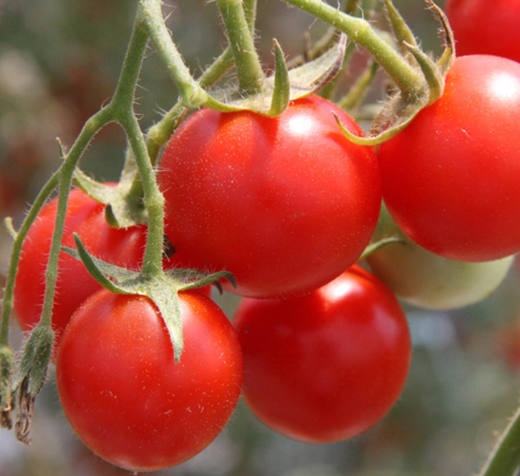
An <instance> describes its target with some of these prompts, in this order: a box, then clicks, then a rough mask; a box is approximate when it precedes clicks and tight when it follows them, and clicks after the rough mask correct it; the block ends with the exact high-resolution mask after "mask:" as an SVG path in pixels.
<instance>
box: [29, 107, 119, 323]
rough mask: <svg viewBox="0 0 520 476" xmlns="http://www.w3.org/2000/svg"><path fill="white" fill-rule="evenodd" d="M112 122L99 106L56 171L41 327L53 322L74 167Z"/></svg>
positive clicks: (109, 115) (108, 110)
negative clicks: (105, 127) (94, 140)
mask: <svg viewBox="0 0 520 476" xmlns="http://www.w3.org/2000/svg"><path fill="white" fill-rule="evenodd" d="M111 121H112V114H111V111H110V109H109V108H108V107H107V108H105V109H101V110H100V111H99V112H97V113H96V114H94V115H93V116H92V117H91V118H90V119H89V120H88V121H87V122H86V123H85V125H84V126H83V129H82V130H81V132H80V134H79V136H78V138H77V139H76V141H75V142H74V145H73V146H72V148H71V149H70V151H69V153H68V154H67V156H66V157H65V160H64V162H63V164H62V166H61V167H60V169H59V170H58V186H59V196H58V209H57V212H56V222H55V224H54V233H53V236H52V242H51V249H50V252H49V261H48V263H47V270H46V274H45V277H46V280H45V297H44V302H43V311H42V315H41V319H40V324H39V325H40V326H49V327H50V325H51V321H52V309H53V307H54V295H55V290H56V281H57V279H58V261H59V256H60V251H61V242H62V239H63V229H64V227H65V218H66V216H67V206H68V198H69V191H70V188H71V186H72V177H73V175H74V170H75V168H76V166H77V164H78V162H79V160H80V158H81V156H82V155H83V152H84V151H85V150H86V148H87V147H88V145H89V143H90V141H91V140H92V138H93V137H94V135H95V134H96V133H97V132H98V131H99V130H100V129H101V128H102V127H103V126H104V125H106V124H108V123H109V122H111Z"/></svg>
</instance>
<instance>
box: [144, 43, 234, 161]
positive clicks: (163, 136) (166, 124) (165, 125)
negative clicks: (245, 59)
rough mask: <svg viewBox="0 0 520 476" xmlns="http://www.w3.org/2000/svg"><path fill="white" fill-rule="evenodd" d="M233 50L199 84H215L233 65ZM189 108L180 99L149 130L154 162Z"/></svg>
mask: <svg viewBox="0 0 520 476" xmlns="http://www.w3.org/2000/svg"><path fill="white" fill-rule="evenodd" d="M233 63H234V59H233V52H232V51H231V49H230V48H229V47H228V48H226V49H225V50H224V51H223V52H222V53H221V54H220V56H219V57H218V58H217V59H216V60H215V61H214V62H213V63H212V64H211V66H210V67H209V68H208V69H207V70H206V71H204V73H203V74H202V75H201V77H200V78H199V84H200V86H201V87H203V88H209V87H211V86H212V85H213V84H215V83H216V82H217V81H218V80H219V79H220V78H221V77H222V76H223V75H224V74H225V73H226V72H227V71H229V69H230V68H231V67H232V66H233ZM187 111H188V109H187V108H186V106H185V105H184V103H183V101H178V102H177V103H176V104H175V105H174V106H173V107H172V108H171V109H170V110H169V111H168V112H167V113H166V114H165V115H164V117H163V118H162V119H161V120H160V121H159V122H158V123H157V124H154V125H153V126H152V127H151V128H150V130H149V131H148V135H147V140H146V147H147V149H148V154H149V155H150V159H151V160H152V163H153V164H156V163H157V157H158V155H159V151H160V150H161V147H162V146H163V145H164V144H166V142H167V141H168V139H169V138H170V136H171V134H172V132H173V131H174V130H175V129H176V127H177V126H178V125H179V123H180V122H181V120H182V118H183V117H184V115H185V114H186V113H187Z"/></svg>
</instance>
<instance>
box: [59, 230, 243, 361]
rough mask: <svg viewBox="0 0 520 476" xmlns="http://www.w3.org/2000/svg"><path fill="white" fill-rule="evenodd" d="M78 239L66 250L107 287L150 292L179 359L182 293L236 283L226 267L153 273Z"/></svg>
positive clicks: (147, 293) (77, 237) (127, 291)
mask: <svg viewBox="0 0 520 476" xmlns="http://www.w3.org/2000/svg"><path fill="white" fill-rule="evenodd" d="M74 241H75V243H76V248H77V249H74V248H68V247H63V251H65V252H66V253H68V254H69V255H71V256H73V257H75V258H76V259H79V260H81V261H82V262H83V264H84V265H85V267H86V269H87V270H88V272H89V273H90V274H91V275H92V277H93V278H94V279H96V281H98V282H99V283H100V284H101V285H102V286H103V287H104V288H106V289H108V290H109V291H111V292H113V293H116V294H137V295H140V296H147V297H148V298H150V299H151V300H152V301H153V302H154V304H155V305H156V306H157V308H158V310H159V312H160V313H161V316H162V318H163V320H164V323H165V325H166V328H167V330H168V333H169V335H170V339H171V342H172V345H173V349H174V357H175V361H176V362H178V361H179V360H180V358H181V354H182V349H183V337H182V319H181V312H180V308H179V297H178V293H179V292H180V291H187V290H190V289H197V288H201V287H204V286H208V285H210V284H212V283H215V285H216V286H217V287H218V288H219V289H221V286H220V283H219V280H220V279H228V280H229V281H231V283H233V284H234V280H233V277H232V276H231V275H230V274H229V273H227V272H225V271H222V272H220V273H214V274H207V273H203V272H202V271H197V270H190V269H175V270H171V271H164V272H162V273H156V274H155V275H154V276H149V275H146V274H144V273H142V272H138V271H133V270H129V269H126V268H121V267H119V266H115V265H113V264H109V263H106V262H104V261H101V260H99V259H96V258H94V257H93V256H91V255H90V254H89V253H88V251H87V250H86V249H85V247H84V246H83V243H82V242H81V239H80V238H79V236H77V235H74Z"/></svg>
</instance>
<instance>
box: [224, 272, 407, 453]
mask: <svg viewBox="0 0 520 476" xmlns="http://www.w3.org/2000/svg"><path fill="white" fill-rule="evenodd" d="M233 323H234V326H235V328H236V330H237V334H238V338H239V340H240V344H241V346H242V352H243V356H244V388H243V395H244V398H245V400H246V402H247V404H248V406H249V408H250V409H251V410H252V412H253V413H254V414H255V415H256V416H257V417H258V418H259V419H260V420H261V421H263V422H264V423H265V424H266V425H268V426H269V427H271V428H273V429H274V430H276V431H278V432H279V433H282V434H283V435H286V436H288V437H291V438H295V439H298V440H302V441H307V442H313V443H325V442H334V441H339V440H343V439H346V438H351V437H353V436H355V435H358V434H359V433H361V432H363V431H365V430H367V429H368V428H370V427H371V426H372V425H374V424H375V423H376V422H378V421H379V420H380V419H381V418H383V416H384V415H385V414H386V413H387V412H388V411H389V410H390V408H391V407H392V405H393V404H394V403H395V401H396V400H397V398H398V397H399V395H400V393H401V390H402V389H403V386H404V384H405V381H406V377H407V374H408V368H409V363H410V353H411V344H410V335H409V330H408V325H407V321H406V318H405V315H404V313H403V311H402V309H401V307H400V306H399V303H398V302H397V300H396V298H395V297H394V296H393V294H392V293H391V292H390V291H389V290H388V288H386V286H385V285H384V284H383V283H381V282H380V281H379V280H378V279H376V278H375V277H374V276H372V275H371V274H370V273H368V272H367V271H365V270H363V269H361V268H358V267H353V268H351V269H349V270H348V271H347V272H345V273H344V274H342V275H341V276H340V277H338V278H337V279H335V280H334V281H332V282H331V283H329V284H327V285H325V286H323V287H322V288H320V289H318V290H316V291H314V292H312V293H310V294H308V295H306V296H301V297H298V298H292V299H286V300H255V299H248V298H246V299H244V300H243V301H242V303H241V304H240V306H239V307H238V309H237V312H236V314H235V317H234V321H233Z"/></svg>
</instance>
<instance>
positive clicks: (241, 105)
mask: <svg viewBox="0 0 520 476" xmlns="http://www.w3.org/2000/svg"><path fill="white" fill-rule="evenodd" d="M346 45H347V38H346V36H345V35H341V36H340V37H339V40H337V41H336V42H335V43H334V44H333V45H332V46H331V47H330V48H329V49H328V50H326V51H325V52H324V53H323V54H322V55H320V56H318V57H317V58H316V59H314V60H312V61H309V62H307V63H304V64H302V65H299V66H296V67H294V68H292V69H289V68H288V66H287V63H286V61H285V58H284V54H283V51H282V49H281V47H280V45H279V43H278V42H277V41H276V40H274V57H275V71H274V73H273V74H272V75H271V76H269V77H267V78H264V79H263V80H262V87H261V89H260V90H259V91H257V92H255V93H250V94H246V95H244V92H243V91H242V90H241V89H240V86H239V85H238V84H235V85H231V86H229V87H227V88H220V89H215V90H213V91H212V92H211V99H210V100H209V101H208V102H207V104H206V105H207V106H208V107H211V108H213V109H216V110H219V111H222V112H231V111H242V110H249V111H252V112H255V113H257V114H262V115H265V116H268V117H275V116H278V115H279V114H281V113H282V112H283V111H284V110H285V109H286V108H287V106H288V105H289V102H290V101H295V100H297V99H300V98H303V97H306V96H310V95H311V94H314V93H316V92H317V91H319V90H320V89H322V88H323V87H324V86H325V85H326V84H327V83H328V82H329V81H331V80H332V79H333V78H334V77H335V76H336V74H337V73H338V72H339V70H340V68H341V66H342V64H343V58H344V56H345V50H346Z"/></svg>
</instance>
